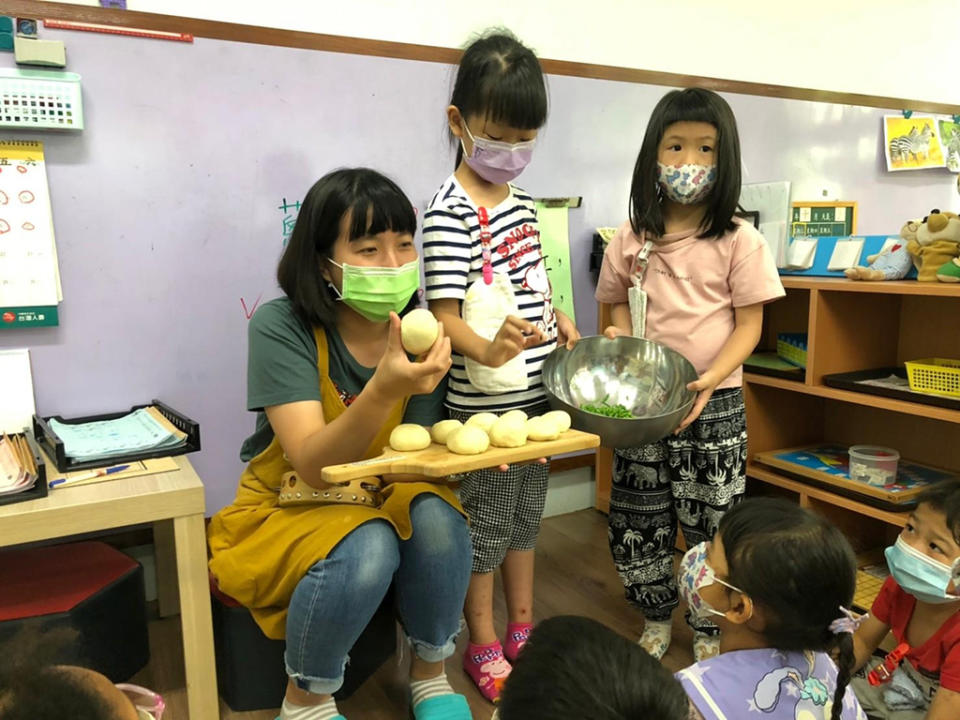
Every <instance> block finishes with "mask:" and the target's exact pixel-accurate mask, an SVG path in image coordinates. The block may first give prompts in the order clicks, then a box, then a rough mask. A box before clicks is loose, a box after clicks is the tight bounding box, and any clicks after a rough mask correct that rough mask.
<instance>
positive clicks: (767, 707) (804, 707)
mask: <svg viewBox="0 0 960 720" xmlns="http://www.w3.org/2000/svg"><path fill="white" fill-rule="evenodd" d="M804 655H806V658H807V662H808V663H809V665H810V667H809V669H808V671H807V673H806V675H805V674H804V673H803V671H801V670H798V669H797V668H794V667H781V668H777V669H776V670H771V671H770V672H768V673H767V674H766V675H764V676H763V678H761V680H760V682H759V683H757V686H756V689H755V691H754V693H753V702H754V703H755V704H756V706H757V708H758V709H760V710H762V711H763V712H770V711H771V710H773V709H774V708H776V707H777V706H778V705H779V704H780V701H781V699H782V698H781V696H780V689H781V686H782V685H783V683H784V682H790V683H793V685H794V686H795V687H796V688H797V691H799V692H796V691H794V692H789V693H788V694H789V695H791V696H792V697H796V696H797V695H799V699H798V700H797V705H796V708H795V710H794V717H795V718H796V720H822V719H823V718H828V717H830V714H831V711H832V709H833V701H832V700H831V699H830V691H829V690H828V689H827V686H826V684H824V682H823V681H822V680H820V679H819V678H814V677H810V675H812V674H813V666H814V664H815V662H816V658H815V657H814V656H813V653H809V652H808V653H804Z"/></svg>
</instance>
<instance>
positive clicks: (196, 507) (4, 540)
mask: <svg viewBox="0 0 960 720" xmlns="http://www.w3.org/2000/svg"><path fill="white" fill-rule="evenodd" d="M176 461H177V465H178V466H179V468H180V470H179V471H178V472H169V473H160V474H157V475H145V476H142V477H133V478H120V479H116V480H107V481H104V482H101V483H95V484H92V485H84V486H78V487H63V488H59V489H57V488H54V489H53V490H51V491H50V493H49V495H48V496H47V497H45V498H40V499H37V500H30V501H26V502H22V503H14V504H12V505H4V506H0V547H6V546H10V545H17V544H19V543H27V542H35V541H37V540H50V539H54V538H61V537H66V536H69V535H76V534H78V533H87V532H94V531H97V530H107V529H110V528H117V527H124V526H128V525H139V524H142V523H153V528H154V541H155V545H156V554H157V589H158V594H159V605H160V614H161V615H169V614H175V613H176V612H177V610H178V601H179V609H180V611H181V617H180V623H181V632H182V633H183V660H184V666H185V669H186V678H187V706H188V708H189V717H190V718H192V719H193V720H213V719H214V718H219V717H220V710H219V701H218V697H217V673H216V665H215V661H214V655H213V622H212V619H211V616H210V589H209V583H208V580H207V577H208V576H207V541H206V530H205V527H204V521H203V515H204V495H203V483H202V482H201V481H200V478H199V477H198V476H197V473H196V471H195V470H194V469H193V466H192V465H191V464H190V461H189V460H187V458H186V457H185V456H180V457H177V458H176ZM174 586H176V587H177V588H178V590H179V592H178V593H175V592H174Z"/></svg>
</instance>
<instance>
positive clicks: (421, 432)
mask: <svg viewBox="0 0 960 720" xmlns="http://www.w3.org/2000/svg"><path fill="white" fill-rule="evenodd" d="M390 447H392V448H393V449H394V450H397V451H399V452H409V451H410V450H423V449H424V448H428V447H430V433H428V432H427V429H426V428H425V427H423V425H412V424H410V423H404V424H403V425H397V426H396V427H395V428H394V429H393V432H392V433H390Z"/></svg>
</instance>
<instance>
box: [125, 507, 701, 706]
mask: <svg viewBox="0 0 960 720" xmlns="http://www.w3.org/2000/svg"><path fill="white" fill-rule="evenodd" d="M535 587H536V600H535V603H534V615H535V618H536V619H537V620H541V619H544V618H547V617H551V616H553V615H587V616H589V617H592V618H594V619H596V620H599V621H600V622H602V623H604V624H606V625H608V626H610V627H611V628H613V629H614V630H616V631H618V632H620V633H622V634H623V635H626V636H627V637H630V638H636V637H637V636H638V632H639V630H640V628H641V626H642V621H641V617H640V615H639V613H638V612H637V611H636V610H634V609H633V608H631V607H630V606H629V605H627V603H626V601H625V600H624V598H623V588H622V586H621V584H620V580H619V578H618V577H617V574H616V572H615V571H614V569H613V561H612V560H611V558H610V550H609V547H608V545H607V519H606V516H605V515H603V514H601V513H599V512H597V511H595V510H581V511H579V512H575V513H570V514H568V515H560V516H557V517H552V518H549V519H547V520H545V521H544V523H543V528H542V530H541V532H540V539H539V540H538V544H537V565H536V586H535ZM497 588H498V589H497V603H496V608H495V615H496V619H497V623H498V625H497V626H498V628H499V629H500V631H501V632H502V631H503V628H504V627H505V623H506V620H505V608H504V604H503V599H502V595H501V593H500V590H499V578H498V581H497ZM673 638H674V642H673V645H672V646H671V648H670V651H669V652H668V653H667V655H666V657H664V659H663V662H664V664H665V665H666V666H667V667H668V668H670V669H671V670H678V669H680V668H683V667H686V666H687V665H689V664H690V663H691V662H693V651H692V647H691V644H692V641H693V640H692V636H691V633H690V630H689V628H688V627H687V626H686V624H685V623H684V621H683V614H682V613H681V612H679V611H678V612H677V613H675V614H674V634H673ZM465 643H466V638H465V633H464V635H462V636H461V638H460V643H459V650H460V651H461V652H462V650H463V647H464V645H465ZM150 647H151V650H152V656H151V661H150V664H149V665H148V666H147V667H146V668H144V670H142V671H141V672H140V673H138V674H137V676H136V677H135V678H134V679H133V682H136V683H138V684H141V685H145V686H146V687H149V688H152V689H155V690H157V691H158V692H160V693H161V694H162V695H163V696H164V698H165V699H166V701H167V712H166V713H165V716H168V717H170V718H181V719H183V718H186V717H187V708H186V690H185V685H184V674H183V655H182V649H181V644H180V627H179V619H178V618H176V617H174V618H167V619H163V620H156V621H153V622H151V623H150ZM460 657H461V655H460V653H459V652H458V654H457V655H454V656H453V657H452V658H450V660H449V661H448V663H447V673H448V676H449V678H450V684H451V685H453V687H454V688H455V689H456V690H457V692H462V693H464V694H465V695H466V696H467V698H468V700H469V701H470V707H471V708H472V710H473V717H474V718H475V720H488V718H489V717H490V715H491V713H492V712H493V706H492V705H491V704H490V703H488V702H486V701H485V700H484V699H483V698H482V697H481V696H480V694H479V693H478V692H477V690H476V689H475V688H474V687H473V685H472V684H471V683H470V680H469V679H468V678H467V676H466V675H465V674H464V672H463V670H462V669H461V667H460ZM409 659H410V658H409V651H406V652H405V656H404V660H403V662H402V663H401V664H400V665H398V664H397V662H396V661H395V660H392V661H389V662H387V663H386V664H384V666H383V667H382V668H380V670H379V671H378V672H377V673H376V674H375V675H374V676H373V677H371V678H370V679H369V680H367V682H366V684H364V685H363V687H361V688H360V689H359V690H358V691H357V692H356V693H355V694H354V695H353V697H351V698H350V699H349V700H346V701H344V702H342V703H340V705H339V707H340V711H341V712H342V713H343V714H344V715H345V716H346V717H347V718H349V719H350V720H354V719H356V720H360V719H361V718H362V719H363V720H390V719H395V718H407V717H408V716H409V715H408V712H409V710H408V707H407V705H408V699H407V684H406V672H407V664H408V663H409ZM221 716H222V718H223V720H273V718H275V717H276V716H277V711H276V710H262V711H258V712H244V713H237V712H233V711H231V710H230V708H228V707H227V705H226V704H225V703H223V702H222V701H221ZM190 720H211V719H210V718H190Z"/></svg>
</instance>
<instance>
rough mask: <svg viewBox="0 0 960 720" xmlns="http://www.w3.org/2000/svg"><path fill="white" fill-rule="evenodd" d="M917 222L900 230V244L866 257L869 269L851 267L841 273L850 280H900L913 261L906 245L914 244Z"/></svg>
mask: <svg viewBox="0 0 960 720" xmlns="http://www.w3.org/2000/svg"><path fill="white" fill-rule="evenodd" d="M919 228H920V221H919V220H909V221H907V222H906V223H905V224H904V226H903V227H902V228H900V237H901V238H903V242H902V243H897V244H896V245H894V246H893V247H891V248H890V249H889V250H884V251H883V252H881V253H878V254H877V255H868V256H867V263H868V264H869V267H852V268H848V269H846V270H844V271H843V274H844V275H846V276H847V277H848V278H850V279H851V280H902V279H903V278H905V277H906V276H907V273H909V272H910V268H911V267H912V265H913V259H912V258H911V257H910V253H909V252H907V243H909V242H911V241H913V242H916V239H917V230H918V229H919Z"/></svg>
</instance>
